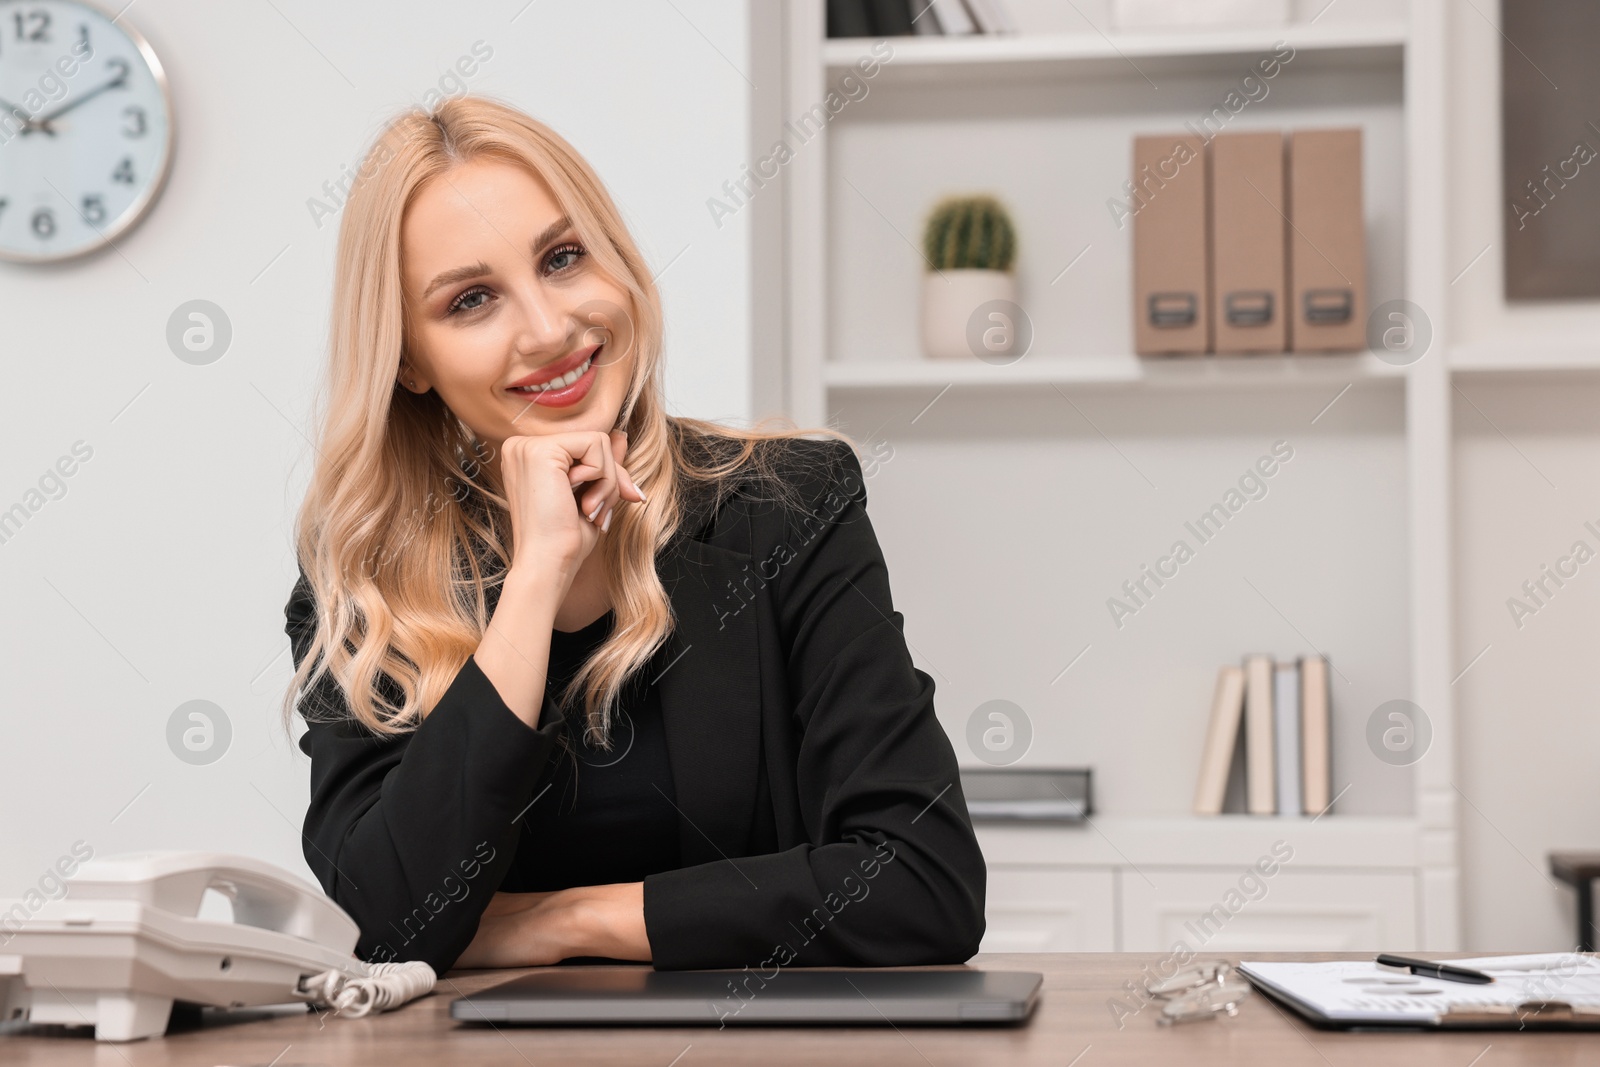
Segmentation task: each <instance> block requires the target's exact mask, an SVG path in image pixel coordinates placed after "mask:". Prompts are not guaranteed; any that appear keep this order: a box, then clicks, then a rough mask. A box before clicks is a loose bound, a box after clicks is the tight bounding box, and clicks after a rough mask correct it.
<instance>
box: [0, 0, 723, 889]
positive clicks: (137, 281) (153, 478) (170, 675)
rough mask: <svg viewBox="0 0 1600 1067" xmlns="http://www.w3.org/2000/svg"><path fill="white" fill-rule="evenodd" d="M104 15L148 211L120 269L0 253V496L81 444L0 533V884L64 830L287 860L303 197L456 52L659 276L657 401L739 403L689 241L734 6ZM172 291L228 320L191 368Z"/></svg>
mask: <svg viewBox="0 0 1600 1067" xmlns="http://www.w3.org/2000/svg"><path fill="white" fill-rule="evenodd" d="M119 6H120V5H119ZM280 12H281V14H280ZM127 20H128V21H130V22H131V23H132V24H133V25H134V26H135V27H137V28H138V29H139V30H141V31H142V32H143V33H144V34H145V35H146V36H147V37H148V38H149V39H150V40H151V43H152V45H153V46H154V48H155V49H156V51H157V53H158V54H159V55H160V57H161V59H162V61H163V62H164V63H165V65H166V67H167V70H168V73H169V75H170V77H171V80H172V82H173V85H174V92H175V96H176V109H177V128H178V149H177V158H176V163H175V170H174V172H173V175H172V179H171V182H170V184H169V186H168V187H167V189H166V192H165V194H164V195H163V197H162V199H161V201H160V203H159V204H158V206H157V207H156V209H155V212H154V214H153V215H152V216H151V217H150V218H148V219H147V220H146V221H145V222H144V223H143V224H142V225H141V226H140V227H139V228H138V229H137V230H135V231H134V232H133V233H131V234H130V235H128V237H127V238H126V240H124V241H122V242H121V255H118V254H116V253H115V252H111V253H107V254H104V255H100V256H98V257H96V258H94V259H91V260H88V261H85V262H81V263H78V264H74V265H70V266H65V267H61V268H59V269H40V268H23V267H17V266H5V265H0V308H3V309H4V315H3V317H0V353H3V355H4V362H5V370H6V374H7V380H6V383H5V385H6V387H5V388H4V389H3V390H0V416H3V417H0V426H3V427H4V429H3V431H0V434H3V437H0V440H3V448H0V501H3V504H0V508H3V507H9V506H10V505H11V504H12V503H14V502H16V501H19V500H22V499H23V497H24V494H25V493H27V491H28V490H29V489H30V488H31V487H33V486H34V485H35V484H36V482H37V480H38V478H39V477H40V475H41V474H42V473H43V472H44V471H45V470H46V468H47V467H49V466H50V465H52V464H53V463H54V462H55V461H56V459H57V458H58V457H60V456H62V455H64V454H67V453H68V452H69V450H70V449H71V447H72V445H73V443H74V442H76V441H80V440H81V441H83V442H86V444H87V445H88V447H90V448H92V449H93V455H92V458H90V459H89V460H88V461H87V462H86V463H84V464H83V465H82V466H81V467H80V468H79V469H78V470H77V472H76V473H75V474H74V475H73V476H72V477H71V478H70V479H69V480H68V481H67V486H68V489H67V492H66V494H65V495H64V496H63V497H61V498H60V499H57V500H51V501H49V502H48V503H46V504H45V505H44V506H43V507H41V508H40V509H39V510H38V512H37V513H36V514H34V515H33V516H32V517H31V518H30V519H29V520H28V522H27V523H26V525H25V526H24V527H23V528H22V530H21V531H20V533H18V534H17V535H16V536H14V537H12V538H11V539H10V540H9V541H7V542H6V543H4V544H0V590H3V596H4V601H5V608H6V610H5V611H4V612H3V613H0V666H3V670H4V674H5V678H6V682H7V684H6V687H5V699H4V706H3V710H0V812H3V813H4V819H3V823H0V825H3V829H0V896H9V895H15V894H18V893H20V892H21V891H22V890H23V889H24V888H25V887H26V886H27V885H29V884H30V883H33V882H35V881H36V880H37V879H38V878H39V876H40V875H41V874H42V873H43V872H44V870H45V868H46V867H47V866H48V865H50V864H51V863H53V862H54V861H55V859H56V858H57V857H58V856H60V855H62V854H64V853H66V852H67V851H68V849H69V848H70V846H71V845H72V844H73V842H75V841H78V840H83V841H86V842H88V843H89V844H90V845H92V847H93V848H94V850H95V851H96V853H97V854H103V853H110V852H113V851H120V850H126V849H137V848H182V847H195V848H217V849H226V850H231V851H240V852H248V853H252V854H255V855H257V856H260V857H261V858H263V859H266V860H270V861H272V862H275V863H279V864H282V865H285V866H288V867H290V868H291V869H295V870H300V871H302V872H303V873H304V867H303V863H302V859H301V848H300V832H299V825H300V818H301V814H302V812H303V810H304V806H305V801H306V788H307V787H306V782H307V762H306V760H305V759H304V757H303V756H301V755H300V753H299V751H298V750H297V749H295V748H293V746H292V744H291V743H290V742H289V740H288V739H287V738H286V736H285V734H284V732H283V728H282V726H281V725H280V723H279V720H278V718H277V707H278V702H279V698H280V697H281V694H282V692H283V690H284V687H285V684H286V682H287V680H288V678H289V676H290V673H291V666H290V660H289V656H288V654H287V648H288V643H287V639H286V638H285V636H284V633H283V605H284V601H285V600H286V599H287V596H288V593H289V589H290V587H291V585H292V582H293V579H294V575H295V566H294V558H293V550H292V540H291V518H292V515H293V511H294V508H295V506H296V505H297V503H298V501H299V497H300V494H301V492H302V490H303V486H304V485H305V482H306V478H307V476H308V474H309V470H310V465H309V457H310V456H311V450H310V446H309V445H308V443H307V440H306V438H305V436H304V434H305V433H306V432H307V426H306V417H307V414H308V412H309V411H310V403H311V399H312V394H313V390H314V389H315V387H316V385H317V382H318V374H319V369H320V363H321V359H322V355H323V350H324V338H325V336H326V329H327V319H328V301H329V292H330V284H331V264H332V258H333V252H334V245H335V238H336V228H335V226H334V225H332V224H326V225H324V226H323V227H322V228H321V229H318V228H317V227H316V226H315V225H314V224H313V221H312V217H311V214H310V212H309V211H308V209H307V206H306V201H307V199H308V198H310V197H314V196H319V195H322V194H321V186H322V184H323V182H324V181H328V180H330V179H337V178H338V176H339V173H340V169H341V167H342V166H344V165H347V164H349V165H353V164H354V163H355V161H356V160H357V159H358V158H359V156H360V154H361V153H362V151H363V149H364V147H365V145H366V143H367V142H368V140H369V139H370V138H371V137H373V136H374V135H375V134H376V132H377V131H378V129H379V128H380V127H381V124H382V123H383V121H384V120H385V119H386V118H387V117H388V116H390V115H391V114H392V113H394V112H395V111H397V110H398V109H400V108H402V107H404V106H406V105H408V104H410V103H414V102H420V100H421V98H422V96H423V94H424V93H425V92H426V91H427V90H428V89H429V88H430V87H432V86H434V85H436V83H437V82H438V80H439V78H440V77H441V75H442V74H443V73H444V72H445V71H446V70H447V68H449V67H450V66H451V65H452V64H454V63H455V61H456V60H457V58H458V57H460V56H462V55H464V54H467V53H468V52H469V50H470V49H471V46H472V45H473V43H474V42H476V41H479V40H481V41H483V42H485V43H486V44H487V45H488V46H489V47H491V48H492V49H493V55H492V57H491V58H490V59H489V60H488V62H487V63H485V64H484V65H483V66H482V68H481V69H480V70H479V72H478V73H477V75H476V76H474V77H472V78H471V79H469V81H468V87H469V88H470V89H471V90H473V91H482V92H486V93H493V94H497V95H500V96H502V97H504V98H508V99H510V100H511V101H512V102H514V103H516V104H518V105H520V106H521V107H523V108H524V109H526V110H527V111H529V112H530V113H532V114H533V115H535V116H536V117H538V118H540V119H542V120H544V121H546V122H548V123H550V124H551V125H552V126H554V127H555V128H556V129H557V130H558V131H560V132H561V133H562V134H563V135H565V136H566V137H567V138H569V139H570V140H571V141H572V142H573V143H574V144H575V145H576V146H577V148H578V149H579V150H580V151H581V152H583V153H584V154H585V155H586V156H587V157H588V159H589V160H590V161H591V162H592V163H593V164H594V166H595V168H596V169H597V170H598V172H599V173H600V175H601V176H602V178H603V179H604V180H605V181H606V183H607V185H608V186H609V188H610V190H611V192H612V195H613V196H614V197H615V199H616V200H617V202H618V204H619V206H620V207H621V209H622V211H623V214H624V216H625V218H626V221H627V223H628V224H629V226H630V227H631V229H632V231H633V234H634V236H635V238H636V239H637V240H638V242H639V244H640V246H641V248H642V249H643V251H644V253H645V255H646V257H647V258H648V259H649V261H650V262H651V263H652V264H653V265H654V267H655V268H656V269H657V270H658V271H660V270H663V269H665V268H668V266H669V264H670V269H667V270H666V273H665V274H664V275H662V276H661V278H660V287H661V291H662V297H663V300H664V303H665V308H666V322H667V353H668V360H667V367H668V372H667V384H668V399H669V402H670V406H671V409H672V410H673V411H674V412H675V413H679V414H687V415H695V416H700V417H706V418H732V419H743V418H746V417H748V416H749V414H750V412H749V410H748V409H749V406H750V405H749V400H748V396H749V391H750V379H751V373H750V366H749V358H748V352H749V347H750V337H749V332H750V322H749V313H748V304H749V301H748V292H749V275H750V269H749V251H748V244H749V240H748V238H749V232H748V226H749V214H750V213H749V212H741V213H740V214H739V215H737V216H735V217H734V218H733V219H731V220H728V221H727V222H726V223H725V224H724V225H723V226H722V227H721V228H720V229H719V228H717V227H716V226H715V225H713V223H712V220H711V216H710V214H709V212H708V211H707V210H706V207H705V201H706V198H707V197H709V196H711V195H713V194H715V193H716V192H717V191H718V190H719V188H720V187H721V185H722V183H723V182H724V181H725V180H727V179H728V178H730V177H733V176H735V175H736V174H737V173H738V170H739V166H740V164H741V163H743V162H744V161H746V160H747V159H749V158H751V153H750V150H749V139H748V133H747V130H748V127H749V116H748V107H749V95H748V94H749V92H750V89H749V87H748V85H747V82H746V78H747V77H749V73H748V69H747V67H748V55H747V53H748V48H747V44H746V41H747V35H748V33H747V31H748V14H747V8H746V4H745V3H744V2H743V0H673V3H672V4H663V3H660V2H658V0H607V2H606V3H605V4H603V5H602V4H577V3H548V2H545V3H539V2H533V3H528V2H527V0H498V2H494V3H486V4H473V5H448V6H447V5H443V4H439V3H429V2H426V0H385V2H377V0H363V2H359V3H355V2H342V3H338V4H329V3H314V2H311V0H276V3H275V4H254V3H252V4H217V3H207V2H203V0H143V2H142V3H140V4H139V5H138V6H137V7H136V8H134V9H133V10H132V11H130V12H129V13H128V16H127ZM447 88H448V85H447ZM194 298H204V299H208V300H211V301H214V302H216V303H217V304H219V305H221V306H222V308H223V309H224V310H225V311H226V313H227V314H228V316H229V317H230V319H231V321H232V323H233V328H234V338H233V342H232V347H231V349H230V350H229V351H228V352H227V354H226V355H225V356H224V357H223V358H222V359H221V360H220V361H218V362H216V363H213V364H211V365H208V366H203V367H197V366H191V365H188V364H186V363H182V362H180V361H179V360H178V359H176V358H175V357H174V356H173V355H172V353H171V352H170V351H169V350H168V349H167V346H166V343H165V340H164V330H165V324H166V320H167V317H168V315H169V313H170V312H171V311H172V309H173V308H174V307H176V306H177V305H178V304H180V303H182V302H184V301H187V300H190V299H194ZM130 401H131V403H130ZM113 420H114V421H113ZM193 699H204V700H209V701H212V702H214V703H216V704H217V705H219V706H221V708H222V709H223V710H224V712H225V714H226V715H227V718H228V720H229V721H230V723H231V726H232V732H233V736H232V740H231V743H230V746H229V748H228V750H227V752H226V754H225V756H223V758H222V759H220V760H219V761H217V762H215V763H213V764H211V765H208V766H191V765H189V764H186V763H184V762H181V761H180V760H179V759H177V758H176V757H175V756H174V755H173V753H172V752H171V751H170V750H169V748H168V745H167V741H166V728H167V721H168V718H169V716H171V714H172V712H173V711H174V710H175V709H176V708H177V707H178V706H179V705H180V704H182V703H184V702H186V701H189V700H193ZM307 877H309V873H307Z"/></svg>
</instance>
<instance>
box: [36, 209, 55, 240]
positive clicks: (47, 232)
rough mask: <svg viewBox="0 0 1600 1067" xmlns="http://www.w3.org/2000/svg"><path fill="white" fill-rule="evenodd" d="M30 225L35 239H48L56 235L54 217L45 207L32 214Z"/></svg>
mask: <svg viewBox="0 0 1600 1067" xmlns="http://www.w3.org/2000/svg"><path fill="white" fill-rule="evenodd" d="M31 225H32V226H33V233H34V236H35V237H42V238H46V239H48V238H51V237H54V236H55V235H56V217H55V215H54V214H52V213H51V211H50V209H49V208H47V207H42V208H40V209H39V210H38V211H35V212H34V213H33V219H32V220H31Z"/></svg>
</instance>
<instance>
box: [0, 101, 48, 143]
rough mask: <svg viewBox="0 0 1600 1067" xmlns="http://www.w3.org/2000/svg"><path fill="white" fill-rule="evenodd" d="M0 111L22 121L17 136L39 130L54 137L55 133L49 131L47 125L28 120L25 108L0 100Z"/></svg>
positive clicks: (36, 120) (35, 120) (31, 119)
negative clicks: (15, 116) (17, 117)
mask: <svg viewBox="0 0 1600 1067" xmlns="http://www.w3.org/2000/svg"><path fill="white" fill-rule="evenodd" d="M0 111H7V112H10V113H11V114H13V115H17V116H19V117H20V118H21V119H22V129H20V130H18V131H17V133H18V134H19V135H21V134H25V133H28V132H29V131H30V130H40V131H42V132H44V133H48V134H49V135H50V136H51V137H54V136H55V135H56V131H55V130H53V129H51V127H50V125H49V124H48V123H44V122H40V121H39V120H38V119H34V118H30V117H29V116H28V112H27V109H26V108H21V107H18V106H17V105H16V104H13V103H12V102H11V101H9V100H0Z"/></svg>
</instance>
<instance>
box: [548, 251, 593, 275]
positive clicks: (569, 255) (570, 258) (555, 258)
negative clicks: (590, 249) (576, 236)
mask: <svg viewBox="0 0 1600 1067" xmlns="http://www.w3.org/2000/svg"><path fill="white" fill-rule="evenodd" d="M586 255H588V253H587V252H585V251H584V250H583V248H582V247H580V246H579V245H562V246H561V247H560V248H558V249H556V250H555V251H554V252H551V253H550V258H549V259H547V260H545V262H546V263H548V264H549V265H550V267H551V268H552V269H553V270H554V272H555V273H557V274H562V273H565V272H566V271H569V270H571V269H573V268H574V267H575V266H577V264H578V260H580V259H582V258H583V257H584V256H586ZM563 258H566V259H567V262H566V263H565V264H560V261H561V260H562V259H563ZM558 264H559V265H558Z"/></svg>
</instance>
